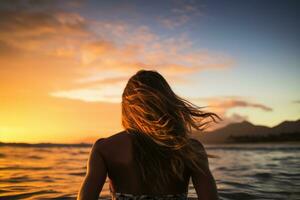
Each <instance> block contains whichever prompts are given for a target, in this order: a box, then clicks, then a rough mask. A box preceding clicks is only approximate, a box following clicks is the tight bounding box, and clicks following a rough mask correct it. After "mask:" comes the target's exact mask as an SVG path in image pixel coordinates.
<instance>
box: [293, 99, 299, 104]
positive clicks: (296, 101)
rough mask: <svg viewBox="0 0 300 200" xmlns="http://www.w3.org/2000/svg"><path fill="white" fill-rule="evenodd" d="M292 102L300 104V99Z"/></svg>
mask: <svg viewBox="0 0 300 200" xmlns="http://www.w3.org/2000/svg"><path fill="white" fill-rule="evenodd" d="M292 103H296V104H300V100H294V101H292Z"/></svg>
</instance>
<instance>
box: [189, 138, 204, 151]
mask: <svg viewBox="0 0 300 200" xmlns="http://www.w3.org/2000/svg"><path fill="white" fill-rule="evenodd" d="M189 141H190V143H191V144H192V145H194V146H195V147H196V148H199V149H201V150H203V151H205V148H204V146H203V144H202V143H201V142H200V141H199V140H197V139H195V138H189Z"/></svg>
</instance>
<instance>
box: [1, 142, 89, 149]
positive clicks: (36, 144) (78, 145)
mask: <svg viewBox="0 0 300 200" xmlns="http://www.w3.org/2000/svg"><path fill="white" fill-rule="evenodd" d="M92 145H93V144H91V143H75V144H62V143H23V142H21V143H18V142H7V143H6V142H0V147H2V146H12V147H42V148H48V147H92Z"/></svg>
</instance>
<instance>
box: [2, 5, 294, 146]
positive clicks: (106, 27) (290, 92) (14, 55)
mask: <svg viewBox="0 0 300 200" xmlns="http://www.w3.org/2000/svg"><path fill="white" fill-rule="evenodd" d="M25 2H26V1H25ZM76 2H77V1H76ZM98 6H99V5H98ZM106 6H107V5H106ZM168 6H170V8H169V9H170V10H169V11H170V12H171V13H172V15H174V16H173V17H171V18H164V17H163V15H161V17H158V18H153V20H154V21H153V22H152V21H150V22H149V23H148V22H147V23H146V22H138V23H137V22H132V21H131V19H125V18H124V17H122V16H119V17H115V18H114V16H117V15H113V13H114V12H118V13H122V9H124V12H125V11H126V12H125V13H128V12H127V11H132V12H130V13H131V14H132V15H135V16H140V18H138V19H148V20H150V19H151V20H152V18H150V17H149V16H147V15H144V14H143V12H140V11H139V9H136V10H135V9H134V6H133V7H131V5H126V6H124V5H123V7H122V6H120V9H117V10H114V8H112V7H111V8H110V9H112V10H111V13H110V12H106V11H105V10H104V12H96V11H95V10H94V7H93V6H92V4H89V5H84V3H82V2H81V3H80V1H79V2H77V3H73V4H72V3H68V2H65V3H62V4H55V3H53V4H47V3H41V4H30V3H28V4H26V3H25V4H24V5H23V4H22V5H21V3H18V2H14V1H12V2H9V1H7V2H2V3H0V15H1V16H0V30H1V31H0V89H1V90H0V91H1V94H0V97H1V98H0V110H1V113H0V141H3V142H67V143H68V142H78V141H93V140H94V139H95V138H97V137H105V136H108V135H111V134H113V133H116V132H117V131H120V130H121V129H122V127H121V112H120V98H121V93H122V91H123V89H124V87H125V84H126V81H127V80H128V78H129V77H130V76H131V75H132V74H133V73H135V72H136V71H137V70H139V69H153V70H158V71H159V72H160V73H161V74H163V75H164V76H165V77H166V79H167V80H168V81H169V83H170V85H171V86H172V88H173V89H174V91H175V92H176V93H178V94H179V95H180V96H183V97H186V98H188V99H189V100H191V101H192V102H193V103H196V104H198V105H199V106H209V107H208V108H207V109H208V110H209V111H214V112H217V114H219V115H220V116H221V117H223V119H224V121H223V124H221V125H225V124H227V123H231V122H238V121H242V120H249V121H251V122H253V123H256V124H264V125H269V126H272V125H275V124H277V123H279V122H281V121H283V120H286V119H290V120H293V119H298V118H299V116H300V112H299V105H300V104H299V101H298V97H299V95H298V94H297V92H296V89H295V88H296V87H295V86H294V85H295V84H291V83H294V82H295V80H296V79H295V78H294V75H295V74H296V73H293V70H295V69H296V68H293V63H292V64H291V63H289V64H291V67H290V68H288V67H287V68H286V69H284V70H285V72H286V70H288V73H286V74H284V73H281V71H280V70H281V69H277V68H276V66H275V64H274V63H273V60H272V61H270V62H267V61H266V63H267V64H264V66H268V67H269V66H271V68H272V71H273V72H274V73H272V74H271V75H270V73H268V74H263V72H264V71H262V73H257V72H259V69H258V68H259V67H258V68H257V69H255V70H253V69H252V66H253V65H255V66H256V65H257V63H256V62H255V61H256V60H257V57H255V56H254V57H252V58H251V59H248V60H246V61H245V60H243V57H239V56H238V55H236V54H235V53H234V49H230V48H231V47H232V46H233V45H232V43H230V42H229V44H228V50H224V48H223V49H222V50H221V48H220V49H219V48H218V47H215V46H214V45H212V44H206V43H207V42H203V43H200V44H199V43H197V42H196V41H198V39H199V38H197V37H194V36H192V35H193V34H194V33H196V30H195V31H194V32H193V31H191V30H192V29H188V27H189V25H190V26H191V27H195V24H192V22H193V18H195V19H196V17H202V19H206V18H205V17H203V16H202V14H201V15H199V13H198V14H197V12H198V11H199V10H198V8H197V5H185V4H184V3H183V4H180V5H173V4H172V5H171V4H170V5H168ZM174 6H175V7H174ZM104 7H105V6H104ZM104 7H99V9H100V8H103V9H104ZM198 7H199V6H198ZM121 8H122V9H121ZM175 8H176V9H177V10H176V9H175ZM143 9H146V8H143ZM133 10H134V11H133ZM179 11H180V12H179ZM157 12H158V15H159V14H162V13H160V11H157ZM101 13H104V14H103V15H102V14H101ZM120 15H121V14H120ZM185 15H186V16H187V17H184V16H185ZM206 16H209V13H207V14H206ZM197 19H198V18H197ZM155 20H156V21H155ZM198 21H199V20H198ZM198 21H197V20H195V22H198ZM157 26H158V27H157ZM199 26H200V25H199ZM191 27H190V28H191ZM211 31H212V30H211ZM200 33H201V32H200ZM200 33H199V34H200ZM212 33H213V31H212ZM204 35H205V34H204ZM223 37H224V36H222V35H221V34H220V35H218V36H217V38H209V37H207V38H205V37H204V36H203V39H204V40H203V41H205V39H206V40H207V41H212V42H213V41H215V39H219V40H220V41H221V39H224V38H223ZM228 37H229V36H228ZM229 39H230V38H225V41H230V40H229ZM245 41H247V40H245ZM221 44H222V42H220V45H221ZM260 44H261V43H260ZM244 46H245V47H246V46H247V45H244ZM256 46H257V45H256ZM248 47H249V48H250V46H248ZM225 49H226V48H225ZM261 49H264V48H263V47H262V48H261ZM245 52H247V49H245ZM247 53H248V52H247ZM289 55H291V54H289ZM247 56H248V55H247ZM247 58H248V57H247ZM249 60H250V61H249ZM268 60H270V59H269V58H268ZM287 60H288V59H287ZM288 61H289V62H292V61H293V60H292V61H291V60H288ZM295 63H296V62H295ZM249 66H250V68H249ZM257 66H259V65H257ZM261 69H263V70H265V69H264V68H261ZM276 70H277V71H276ZM266 71H268V72H269V70H266ZM257 74H258V75H257ZM260 75H261V76H260ZM262 75H263V77H266V78H264V79H263V78H262ZM279 75H280V76H279ZM283 76H285V77H283ZM253 80H254V81H253ZM282 80H286V81H282ZM280 81H282V82H280ZM289 81H293V82H289ZM295 83H297V82H295ZM276 84H278V85H279V86H278V85H276ZM290 85H292V86H290ZM267 90H268V92H266V91H267ZM269 91H271V92H272V95H271V96H270V95H269ZM282 92H284V93H285V95H281V94H282ZM279 94H280V95H279ZM216 127H217V126H216ZM91 138H92V139H91Z"/></svg>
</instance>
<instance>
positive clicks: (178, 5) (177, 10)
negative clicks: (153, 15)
mask: <svg viewBox="0 0 300 200" xmlns="http://www.w3.org/2000/svg"><path fill="white" fill-rule="evenodd" d="M201 9H202V7H199V5H198V4H196V3H195V2H192V1H175V2H174V5H172V6H171V8H170V9H169V10H167V11H166V14H165V15H162V16H159V17H158V22H159V23H160V24H161V25H162V26H163V27H165V28H168V29H174V28H176V27H180V26H183V25H185V24H187V23H188V22H189V21H191V20H192V19H193V18H194V17H198V16H199V15H202V14H203V11H202V10H201Z"/></svg>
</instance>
